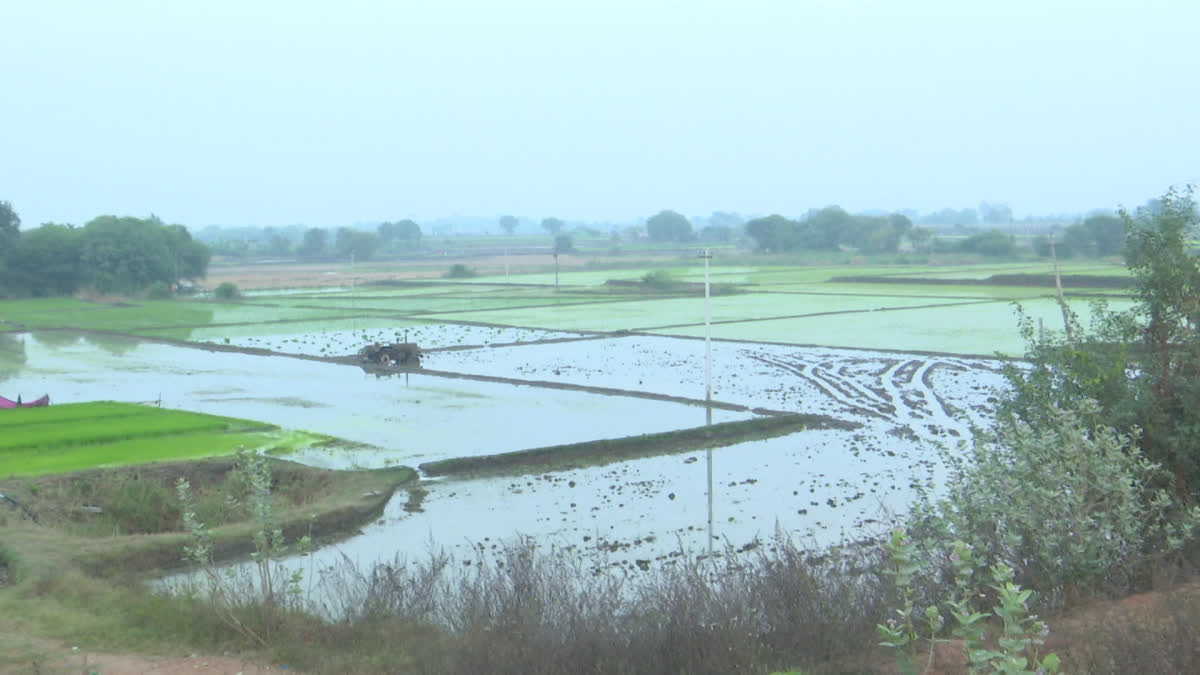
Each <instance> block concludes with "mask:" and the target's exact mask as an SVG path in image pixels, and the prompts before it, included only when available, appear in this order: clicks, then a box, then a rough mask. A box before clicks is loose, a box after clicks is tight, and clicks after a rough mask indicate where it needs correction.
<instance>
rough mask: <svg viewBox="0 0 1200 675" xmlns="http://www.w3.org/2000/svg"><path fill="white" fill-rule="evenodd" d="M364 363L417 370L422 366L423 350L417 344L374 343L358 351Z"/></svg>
mask: <svg viewBox="0 0 1200 675" xmlns="http://www.w3.org/2000/svg"><path fill="white" fill-rule="evenodd" d="M358 357H359V359H360V360H362V361H363V362H364V363H373V364H379V365H381V366H388V367H403V368H417V367H419V366H420V365H421V348H420V347H419V346H417V343H415V342H393V343H390V344H380V343H378V342H375V343H372V344H369V345H367V346H366V347H363V348H362V349H360V350H358Z"/></svg>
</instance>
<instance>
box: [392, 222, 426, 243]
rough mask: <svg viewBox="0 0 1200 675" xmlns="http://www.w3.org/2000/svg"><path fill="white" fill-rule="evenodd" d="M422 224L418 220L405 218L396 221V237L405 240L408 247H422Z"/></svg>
mask: <svg viewBox="0 0 1200 675" xmlns="http://www.w3.org/2000/svg"><path fill="white" fill-rule="evenodd" d="M421 236H422V232H421V226H420V225H418V224H417V223H416V221H414V220H412V219H410V218H405V219H404V220H401V221H400V222H398V223H396V239H398V240H400V241H403V242H404V243H405V246H407V247H408V248H420V246H421Z"/></svg>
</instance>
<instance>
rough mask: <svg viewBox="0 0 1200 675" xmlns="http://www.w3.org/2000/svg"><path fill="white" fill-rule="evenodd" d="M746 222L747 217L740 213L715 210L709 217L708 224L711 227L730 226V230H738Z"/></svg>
mask: <svg viewBox="0 0 1200 675" xmlns="http://www.w3.org/2000/svg"><path fill="white" fill-rule="evenodd" d="M745 223H746V219H745V218H743V217H742V216H741V215H740V214H737V213H730V212H727V211H713V212H712V215H711V216H709V217H708V224H709V226H711V227H728V228H729V229H730V230H736V229H737V228H739V227H741V226H742V225H744V224H745Z"/></svg>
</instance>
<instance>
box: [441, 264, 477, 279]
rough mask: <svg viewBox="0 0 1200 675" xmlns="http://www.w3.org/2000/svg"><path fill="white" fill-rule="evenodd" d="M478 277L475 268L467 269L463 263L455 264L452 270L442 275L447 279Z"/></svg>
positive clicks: (451, 267)
mask: <svg viewBox="0 0 1200 675" xmlns="http://www.w3.org/2000/svg"><path fill="white" fill-rule="evenodd" d="M475 275H476V272H475V268H474V267H467V266H466V265H464V264H462V263H454V264H453V265H451V266H450V269H448V270H446V272H445V273H444V274H442V277H443V278H446V279H470V278H472V277H474V276H475Z"/></svg>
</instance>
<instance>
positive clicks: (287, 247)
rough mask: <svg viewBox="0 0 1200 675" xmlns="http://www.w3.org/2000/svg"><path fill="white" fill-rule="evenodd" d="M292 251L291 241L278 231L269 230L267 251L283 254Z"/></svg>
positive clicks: (272, 253)
mask: <svg viewBox="0 0 1200 675" xmlns="http://www.w3.org/2000/svg"><path fill="white" fill-rule="evenodd" d="M291 252H292V241H291V240H290V239H288V238H287V237H285V236H284V235H282V234H280V233H278V232H271V233H270V235H269V239H268V240H267V253H270V254H271V255H278V256H284V255H287V254H289V253H291Z"/></svg>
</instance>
